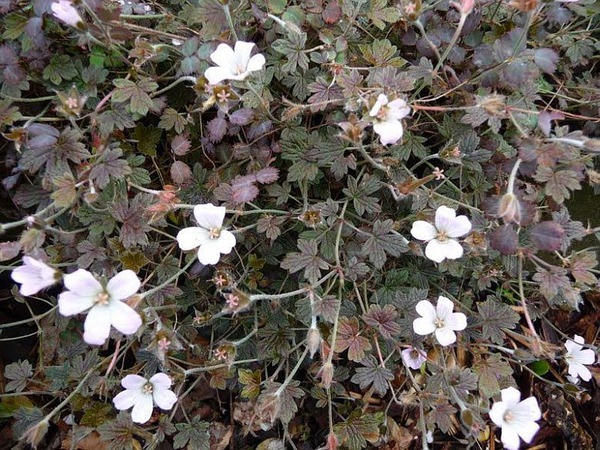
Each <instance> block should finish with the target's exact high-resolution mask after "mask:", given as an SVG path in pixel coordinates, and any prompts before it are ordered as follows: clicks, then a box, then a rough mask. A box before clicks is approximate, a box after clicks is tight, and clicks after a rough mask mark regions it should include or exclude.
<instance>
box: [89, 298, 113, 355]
mask: <svg viewBox="0 0 600 450" xmlns="http://www.w3.org/2000/svg"><path fill="white" fill-rule="evenodd" d="M109 334H110V309H109V308H108V307H107V306H105V305H96V306H94V307H93V308H92V309H90V312H88V315H87V317H86V318H85V323H84V324H83V340H84V341H85V342H87V343H88V344H92V345H102V344H104V343H105V342H106V340H107V339H108V335H109Z"/></svg>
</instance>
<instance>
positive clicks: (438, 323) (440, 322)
mask: <svg viewBox="0 0 600 450" xmlns="http://www.w3.org/2000/svg"><path fill="white" fill-rule="evenodd" d="M433 324H434V325H435V326H436V327H437V328H444V325H445V324H444V319H442V318H440V317H436V319H435V320H434V321H433Z"/></svg>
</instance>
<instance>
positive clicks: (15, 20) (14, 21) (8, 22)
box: [2, 12, 28, 40]
mask: <svg viewBox="0 0 600 450" xmlns="http://www.w3.org/2000/svg"><path fill="white" fill-rule="evenodd" d="M3 22H4V27H5V30H4V33H2V39H7V40H14V39H18V38H19V36H21V35H22V34H23V31H25V27H26V26H27V22H28V18H27V16H24V15H22V14H19V13H18V12H14V13H11V14H8V15H7V16H5V17H4V19H3Z"/></svg>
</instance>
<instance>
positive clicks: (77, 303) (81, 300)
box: [58, 291, 96, 316]
mask: <svg viewBox="0 0 600 450" xmlns="http://www.w3.org/2000/svg"><path fill="white" fill-rule="evenodd" d="M95 300H96V297H95V296H94V297H90V296H88V297H86V296H82V295H79V294H76V293H74V292H71V291H65V292H63V293H62V294H60V295H59V296H58V312H59V313H60V314H61V315H63V316H74V315H75V314H79V313H82V312H83V311H85V310H87V309H90V308H91V307H92V306H94V302H95Z"/></svg>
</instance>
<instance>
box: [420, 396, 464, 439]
mask: <svg viewBox="0 0 600 450" xmlns="http://www.w3.org/2000/svg"><path fill="white" fill-rule="evenodd" d="M456 412H457V409H456V408H455V407H454V406H452V405H451V404H450V403H448V402H442V401H440V402H438V403H436V404H435V405H434V406H433V407H432V408H431V411H430V412H429V413H428V414H427V423H428V424H429V425H432V426H436V427H438V428H439V429H440V430H442V432H444V433H449V432H453V431H454V422H453V420H452V419H453V416H454V415H455V414H456Z"/></svg>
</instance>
